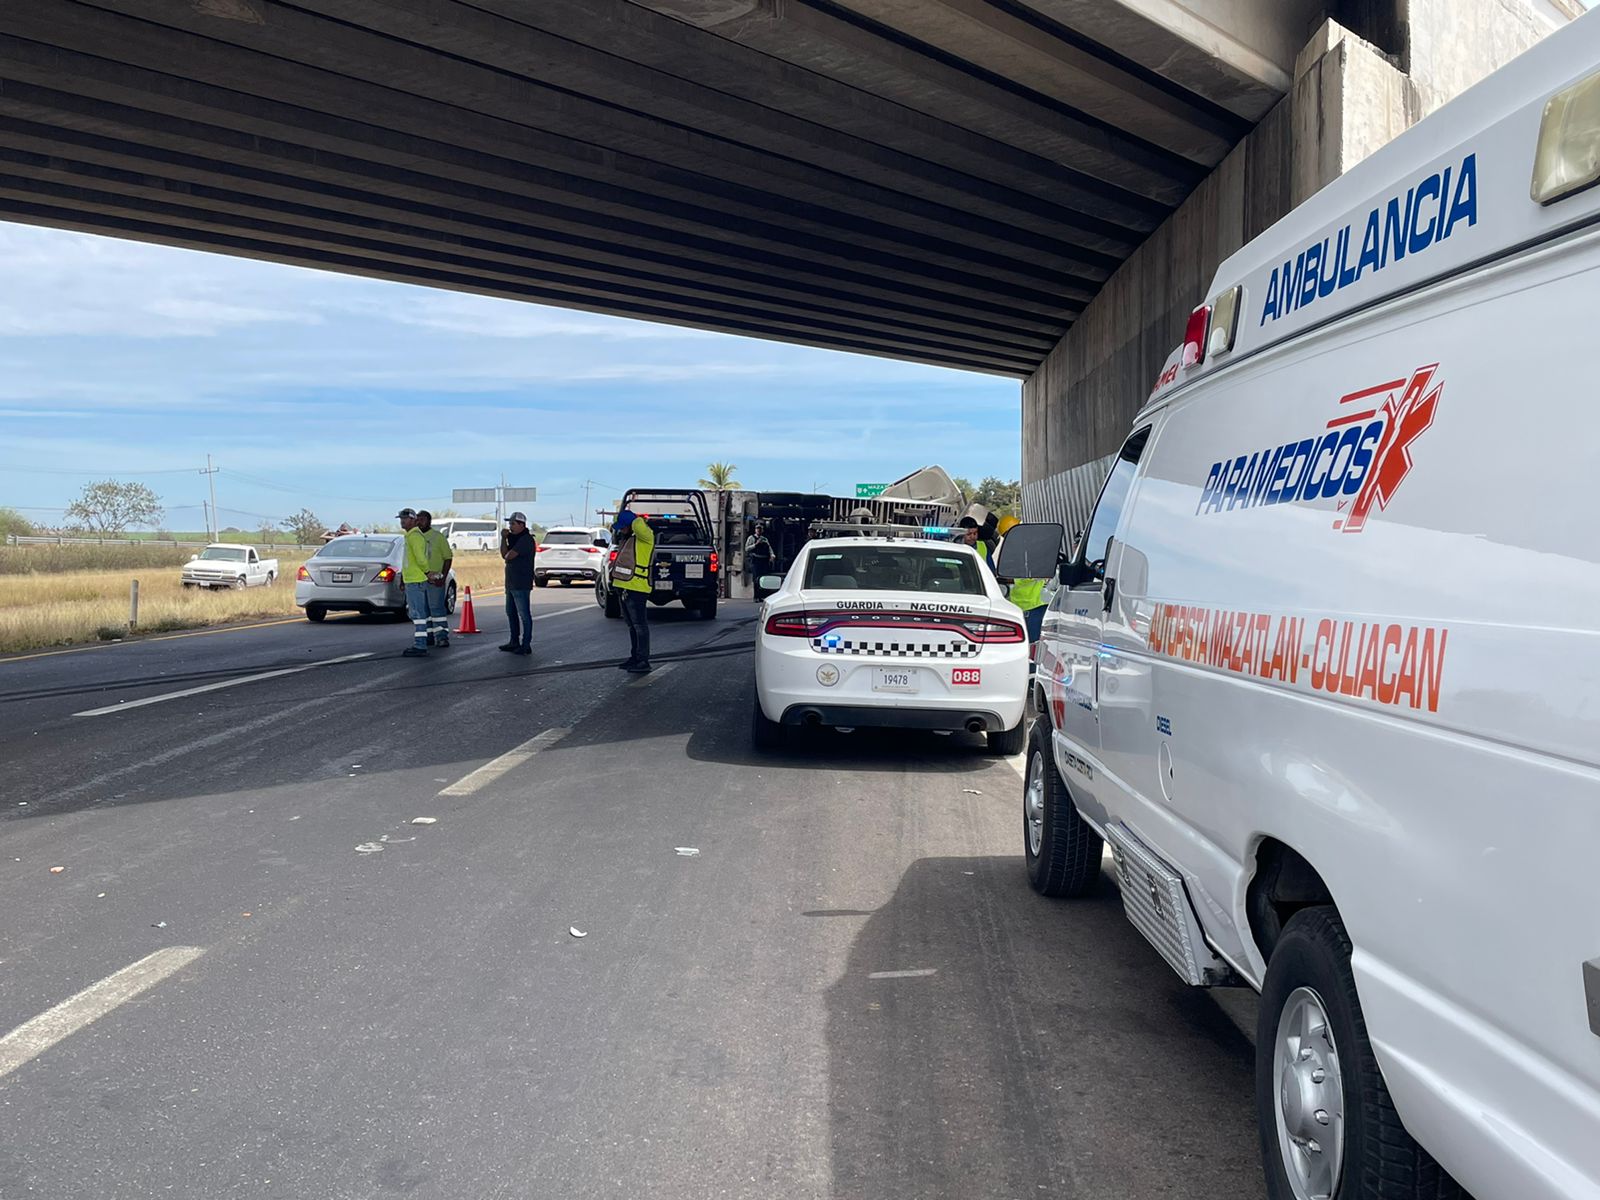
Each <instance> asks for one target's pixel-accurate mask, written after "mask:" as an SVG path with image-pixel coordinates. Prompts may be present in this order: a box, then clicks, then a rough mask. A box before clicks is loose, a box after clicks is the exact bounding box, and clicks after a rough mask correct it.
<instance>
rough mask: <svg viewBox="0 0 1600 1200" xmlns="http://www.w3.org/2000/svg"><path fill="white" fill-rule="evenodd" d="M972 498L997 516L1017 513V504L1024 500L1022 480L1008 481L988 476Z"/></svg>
mask: <svg viewBox="0 0 1600 1200" xmlns="http://www.w3.org/2000/svg"><path fill="white" fill-rule="evenodd" d="M972 499H973V502H974V503H977V504H981V505H983V506H984V507H985V508H987V509H988V510H989V511H990V512H992V513H994V514H995V515H996V516H1000V517H1003V516H1005V515H1006V514H1007V513H1010V514H1012V515H1015V514H1016V511H1017V506H1018V505H1019V504H1021V502H1022V481H1021V480H1020V479H1013V480H1011V482H1009V483H1007V482H1006V481H1005V480H1003V479H996V478H995V477H994V476H993V475H989V476H986V477H985V478H984V480H983V482H982V483H980V484H979V485H978V490H977V492H976V493H974V495H973V497H972Z"/></svg>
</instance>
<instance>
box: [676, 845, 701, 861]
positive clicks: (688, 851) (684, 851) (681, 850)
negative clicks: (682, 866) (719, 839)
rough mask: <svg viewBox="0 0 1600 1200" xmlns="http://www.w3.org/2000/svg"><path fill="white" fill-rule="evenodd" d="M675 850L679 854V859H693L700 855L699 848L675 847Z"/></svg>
mask: <svg viewBox="0 0 1600 1200" xmlns="http://www.w3.org/2000/svg"><path fill="white" fill-rule="evenodd" d="M673 849H674V850H676V851H677V852H678V857H679V858H693V857H694V856H695V855H696V854H699V853H700V847H699V846H674V847H673Z"/></svg>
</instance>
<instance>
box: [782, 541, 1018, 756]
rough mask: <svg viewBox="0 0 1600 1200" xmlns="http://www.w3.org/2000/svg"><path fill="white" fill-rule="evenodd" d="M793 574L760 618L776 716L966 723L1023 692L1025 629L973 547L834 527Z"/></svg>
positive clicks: (988, 723)
mask: <svg viewBox="0 0 1600 1200" xmlns="http://www.w3.org/2000/svg"><path fill="white" fill-rule="evenodd" d="M799 583H800V588H799V590H798V591H793V592H787V593H782V594H779V595H777V596H774V597H773V598H772V599H771V600H770V601H769V602H768V607H767V620H766V624H765V625H764V627H763V634H764V637H763V642H762V646H763V652H764V657H763V662H762V668H763V672H762V673H763V677H764V678H763V684H764V687H765V689H766V690H767V693H768V697H769V711H770V710H771V709H777V710H779V711H778V712H772V714H771V715H772V716H773V717H774V719H776V720H780V721H782V722H783V723H785V724H791V725H833V726H854V725H879V726H883V725H887V726H898V727H903V728H921V729H966V730H969V731H970V732H974V733H977V732H982V731H1004V730H1006V729H1009V728H1011V727H1013V726H1014V725H1015V724H1016V722H1017V720H1018V719H1019V717H1018V714H1017V713H1016V712H1014V711H1012V710H1013V708H1014V707H1015V705H1013V704H1012V703H1010V702H1009V701H1010V698H1011V697H1012V695H1013V694H1014V695H1015V696H1016V697H1022V696H1024V695H1025V688H1026V678H1027V658H1028V653H1027V651H1028V645H1027V635H1026V632H1025V631H1024V629H1023V627H1022V624H1021V622H1020V621H1019V620H1018V613H1017V610H1016V609H1015V608H1014V607H1013V606H1012V605H1011V604H1010V603H1008V602H1007V601H1005V600H1003V599H1001V598H999V597H998V596H997V595H991V585H990V584H989V582H988V580H987V577H986V572H985V569H984V567H983V566H982V564H981V562H980V560H979V559H978V557H977V555H976V554H974V553H973V552H972V551H970V550H968V549H966V548H965V547H958V546H952V545H948V544H941V543H937V542H928V541H891V540H877V539H860V540H844V539H841V540H839V541H832V542H826V543H822V544H817V545H814V547H813V549H812V550H811V552H810V557H809V559H808V560H807V562H806V564H805V566H804V576H803V578H802V579H801V580H800V581H799ZM1019 672H1020V675H1019ZM1013 676H1015V677H1016V678H1013ZM1019 680H1020V682H1019ZM780 713H781V715H780Z"/></svg>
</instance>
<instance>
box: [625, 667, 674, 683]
mask: <svg viewBox="0 0 1600 1200" xmlns="http://www.w3.org/2000/svg"><path fill="white" fill-rule="evenodd" d="M677 665H678V664H677V663H675V662H669V663H663V664H662V665H661V666H659V667H655V668H653V669H652V670H651V672H650V674H648V675H640V676H638V677H636V678H635V679H633V680H632V681H631V686H633V687H649V686H650V685H651V684H652V683H654V682H655V681H656V680H658V679H660V678H661V677H662V676H663V675H665V674H666V673H667V672H668V671H670V670H672V668H673V667H675V666H677Z"/></svg>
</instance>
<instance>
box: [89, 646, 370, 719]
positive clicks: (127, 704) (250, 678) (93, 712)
mask: <svg viewBox="0 0 1600 1200" xmlns="http://www.w3.org/2000/svg"><path fill="white" fill-rule="evenodd" d="M371 657H372V652H371V651H370V650H369V651H367V652H366V653H364V654H345V655H341V656H340V657H338V658H325V659H323V660H321V661H320V662H314V663H306V664H305V665H304V666H300V667H283V668H281V669H279V670H276V671H262V672H260V673H259V674H256V675H241V676H240V677H239V678H237V679H224V680H222V681H221V682H220V683H207V684H204V685H202V686H200V687H192V688H185V689H184V690H183V691H181V692H166V693H164V694H163V695H160V696H146V697H144V698H143V699H142V700H127V701H124V702H123V703H121V704H108V705H106V706H105V707H104V708H90V709H86V710H84V711H83V712H79V713H73V714H72V715H73V716H75V717H103V716H105V715H107V714H108V713H119V712H127V711H128V710H129V709H130V708H143V707H144V706H145V705H146V704H161V703H164V702H165V701H167V700H181V699H183V698H184V697H185V696H198V695H200V694H201V693H202V692H218V691H221V690H222V689H223V688H231V687H238V686H239V685H240V684H245V683H259V682H260V681H261V680H263V679H277V678H279V677H280V676H283V675H298V674H300V672H302V671H309V670H311V669H312V668H314V667H326V666H331V665H332V664H334V663H342V662H355V661H356V659H358V658H371Z"/></svg>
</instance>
